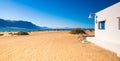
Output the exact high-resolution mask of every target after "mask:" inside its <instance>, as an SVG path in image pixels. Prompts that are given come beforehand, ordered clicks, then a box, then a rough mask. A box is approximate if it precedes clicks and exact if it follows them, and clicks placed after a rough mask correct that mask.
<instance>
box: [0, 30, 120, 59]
mask: <svg viewBox="0 0 120 61" xmlns="http://www.w3.org/2000/svg"><path fill="white" fill-rule="evenodd" d="M77 37H78V35H71V34H69V32H65V31H64V32H62V31H61V32H57V31H54V32H32V33H31V34H30V35H28V36H7V37H0V61H119V59H118V58H117V57H116V54H115V53H113V52H110V51H107V50H105V49H102V48H100V47H98V46H96V45H94V44H91V43H88V44H82V43H80V42H78V39H77Z"/></svg>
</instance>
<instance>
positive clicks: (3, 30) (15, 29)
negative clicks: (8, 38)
mask: <svg viewBox="0 0 120 61" xmlns="http://www.w3.org/2000/svg"><path fill="white" fill-rule="evenodd" d="M52 30H54V29H25V28H0V32H8V31H9V32H18V31H24V32H28V31H52ZM57 30H58V31H61V30H65V31H69V30H71V29H57Z"/></svg>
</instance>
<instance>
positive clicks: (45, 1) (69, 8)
mask: <svg viewBox="0 0 120 61" xmlns="http://www.w3.org/2000/svg"><path fill="white" fill-rule="evenodd" d="M119 1H120V0H0V18H2V19H11V20H24V21H30V22H33V23H34V24H37V25H39V26H46V27H52V28H56V27H59V28H62V27H81V28H93V27H94V20H93V19H88V15H89V13H96V12H98V11H100V10H102V9H104V8H106V7H108V6H111V5H112V4H115V3H117V2H119Z"/></svg>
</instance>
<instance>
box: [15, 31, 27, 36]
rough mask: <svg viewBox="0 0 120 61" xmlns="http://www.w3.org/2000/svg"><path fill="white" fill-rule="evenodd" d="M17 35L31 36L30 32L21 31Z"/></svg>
mask: <svg viewBox="0 0 120 61" xmlns="http://www.w3.org/2000/svg"><path fill="white" fill-rule="evenodd" d="M15 35H29V34H28V32H23V31H19V32H17V33H16V34H15Z"/></svg>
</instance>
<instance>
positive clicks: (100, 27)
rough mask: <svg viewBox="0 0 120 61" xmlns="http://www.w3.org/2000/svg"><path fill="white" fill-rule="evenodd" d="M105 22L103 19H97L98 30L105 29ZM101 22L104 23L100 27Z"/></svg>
mask: <svg viewBox="0 0 120 61" xmlns="http://www.w3.org/2000/svg"><path fill="white" fill-rule="evenodd" d="M102 22H103V23H102ZM105 23H106V20H103V21H99V22H98V29H99V30H105V26H106V25H105ZM102 24H104V27H102Z"/></svg>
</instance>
